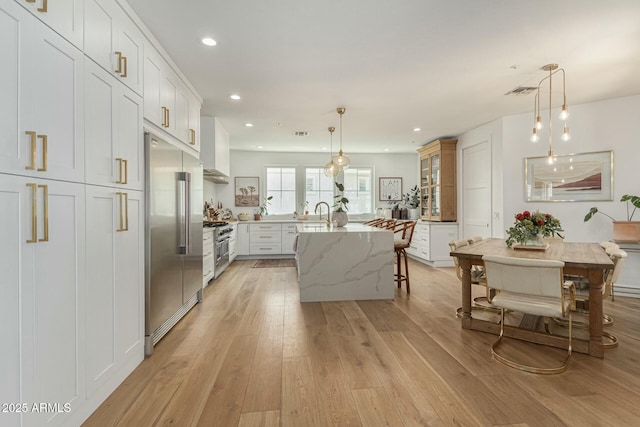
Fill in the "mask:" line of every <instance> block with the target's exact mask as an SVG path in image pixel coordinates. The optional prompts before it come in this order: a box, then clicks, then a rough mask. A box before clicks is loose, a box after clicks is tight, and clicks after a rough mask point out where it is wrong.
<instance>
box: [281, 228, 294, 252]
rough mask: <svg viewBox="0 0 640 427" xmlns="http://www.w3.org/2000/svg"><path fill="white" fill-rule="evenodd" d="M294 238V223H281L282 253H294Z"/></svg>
mask: <svg viewBox="0 0 640 427" xmlns="http://www.w3.org/2000/svg"><path fill="white" fill-rule="evenodd" d="M295 240H296V224H282V254H283V255H286V254H295V253H296V252H295V251H294V250H293V243H294V242H295Z"/></svg>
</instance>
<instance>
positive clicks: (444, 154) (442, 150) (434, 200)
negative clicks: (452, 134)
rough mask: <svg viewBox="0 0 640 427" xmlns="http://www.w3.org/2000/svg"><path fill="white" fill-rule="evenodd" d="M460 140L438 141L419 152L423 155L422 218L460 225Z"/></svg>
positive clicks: (421, 182) (421, 180) (421, 175)
mask: <svg viewBox="0 0 640 427" xmlns="http://www.w3.org/2000/svg"><path fill="white" fill-rule="evenodd" d="M457 143H458V140H457V139H437V140H435V141H432V142H430V143H428V144H426V145H424V146H422V147H420V148H419V149H418V153H420V218H422V219H424V220H427V221H456V220H457V206H456V144H457Z"/></svg>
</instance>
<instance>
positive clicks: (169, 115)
mask: <svg viewBox="0 0 640 427" xmlns="http://www.w3.org/2000/svg"><path fill="white" fill-rule="evenodd" d="M167 68H168V66H167V64H166V63H164V69H163V70H162V71H163V73H162V77H161V78H160V107H161V109H162V112H163V123H162V128H163V129H164V130H166V131H167V132H169V133H170V134H171V135H173V136H175V137H178V135H177V131H176V129H177V127H176V119H177V118H178V117H177V115H176V96H177V93H178V82H177V79H176V78H175V77H174V76H173V74H171V73H168V72H167Z"/></svg>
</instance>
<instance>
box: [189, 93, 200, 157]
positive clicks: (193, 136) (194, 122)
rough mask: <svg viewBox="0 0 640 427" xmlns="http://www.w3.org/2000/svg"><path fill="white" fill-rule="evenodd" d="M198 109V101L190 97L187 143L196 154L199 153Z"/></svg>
mask: <svg viewBox="0 0 640 427" xmlns="http://www.w3.org/2000/svg"><path fill="white" fill-rule="evenodd" d="M200 107H201V105H200V101H198V100H197V99H196V97H195V96H193V95H192V96H190V97H189V140H188V143H189V144H190V145H191V146H192V147H193V149H194V150H196V151H198V152H200Z"/></svg>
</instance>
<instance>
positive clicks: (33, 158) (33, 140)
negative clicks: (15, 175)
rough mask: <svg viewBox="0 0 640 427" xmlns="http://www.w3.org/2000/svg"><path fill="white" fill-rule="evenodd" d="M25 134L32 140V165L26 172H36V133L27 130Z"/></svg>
mask: <svg viewBox="0 0 640 427" xmlns="http://www.w3.org/2000/svg"><path fill="white" fill-rule="evenodd" d="M24 133H25V135H29V137H30V140H31V164H30V165H29V166H25V167H24V168H25V169H26V170H35V169H36V133H35V132H34V131H31V130H27V131H25V132H24ZM34 185H35V184H34Z"/></svg>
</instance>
